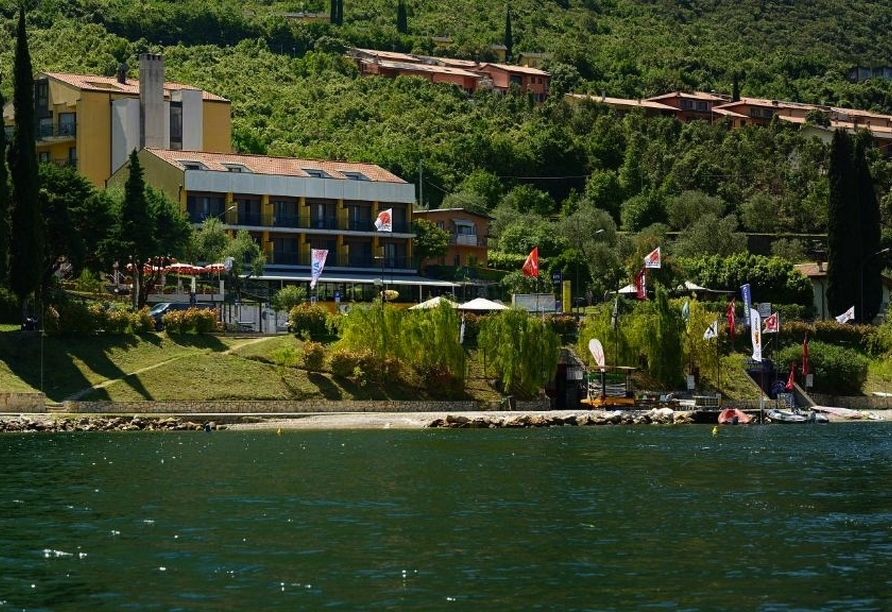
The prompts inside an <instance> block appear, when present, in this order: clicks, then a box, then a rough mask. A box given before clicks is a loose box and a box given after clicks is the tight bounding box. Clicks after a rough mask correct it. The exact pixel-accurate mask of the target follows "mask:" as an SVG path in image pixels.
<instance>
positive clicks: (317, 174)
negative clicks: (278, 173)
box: [301, 168, 331, 178]
mask: <svg viewBox="0 0 892 612" xmlns="http://www.w3.org/2000/svg"><path fill="white" fill-rule="evenodd" d="M301 170H303V171H304V172H306V173H307V174H308V175H310V176H311V177H313V178H331V176H330V175H329V174H328V173H327V172H326V171H325V170H321V169H319V168H301Z"/></svg>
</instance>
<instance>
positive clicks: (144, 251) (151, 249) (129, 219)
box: [114, 149, 160, 308]
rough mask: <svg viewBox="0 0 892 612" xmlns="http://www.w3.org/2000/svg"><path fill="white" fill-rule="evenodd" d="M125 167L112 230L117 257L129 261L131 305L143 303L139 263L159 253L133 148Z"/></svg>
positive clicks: (143, 291)
mask: <svg viewBox="0 0 892 612" xmlns="http://www.w3.org/2000/svg"><path fill="white" fill-rule="evenodd" d="M128 170H129V173H130V174H129V176H128V177H127V182H126V183H125V184H124V200H123V201H122V202H121V207H120V209H119V214H118V219H117V226H116V228H115V231H114V239H115V240H116V246H115V250H116V251H117V253H116V255H117V258H118V261H120V262H122V263H123V262H127V263H128V264H130V265H131V271H130V272H131V276H132V278H133V306H134V308H142V307H143V306H144V305H145V303H146V292H145V288H144V280H143V279H144V276H145V274H144V270H143V265H144V264H147V263H149V260H150V259H151V258H152V257H155V256H158V255H160V253H158V252H157V251H156V250H155V240H154V232H152V227H153V219H152V217H151V215H150V214H149V207H148V202H147V201H146V184H145V180H144V178H143V171H142V166H141V165H140V163H139V157H138V156H137V154H136V150H135V149H134V150H133V151H132V152H131V153H130V160H129V162H128Z"/></svg>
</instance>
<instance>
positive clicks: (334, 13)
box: [328, 0, 338, 25]
mask: <svg viewBox="0 0 892 612" xmlns="http://www.w3.org/2000/svg"><path fill="white" fill-rule="evenodd" d="M328 21H329V23H330V24H331V25H338V0H331V4H330V5H329V11H328Z"/></svg>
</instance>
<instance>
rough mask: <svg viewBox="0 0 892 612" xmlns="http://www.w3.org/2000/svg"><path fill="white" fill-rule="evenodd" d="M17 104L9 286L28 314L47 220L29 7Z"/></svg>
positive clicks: (20, 45) (16, 74) (17, 66)
mask: <svg viewBox="0 0 892 612" xmlns="http://www.w3.org/2000/svg"><path fill="white" fill-rule="evenodd" d="M13 84H14V92H13V98H12V99H13V105H14V107H15V130H14V131H13V137H12V145H11V146H10V148H9V170H10V174H11V176H12V211H11V215H10V240H9V244H10V249H9V285H10V289H12V291H13V293H15V295H16V297H18V298H19V301H20V302H21V305H22V318H23V320H24V317H25V316H26V314H27V305H28V297H29V296H31V294H33V293H34V292H35V291H36V290H37V289H38V288H39V287H40V278H41V270H42V268H43V256H44V253H43V219H42V215H41V211H40V205H39V202H40V200H39V199H38V192H39V189H38V176H37V153H36V151H35V148H34V143H35V138H36V134H35V132H36V129H35V126H36V123H35V119H34V77H33V71H32V68H31V54H30V52H29V51H28V37H27V32H26V31H25V8H24V6H22V5H20V6H19V23H18V29H17V32H16V49H15V62H14V66H13Z"/></svg>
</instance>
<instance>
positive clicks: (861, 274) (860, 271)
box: [858, 247, 892, 323]
mask: <svg viewBox="0 0 892 612" xmlns="http://www.w3.org/2000/svg"><path fill="white" fill-rule="evenodd" d="M889 251H892V247H886V248H885V249H880V250H879V251H877V252H876V253H873V254H872V255H868V256H867V257H865V258H864V259H863V260H862V261H861V267H860V268H859V269H858V284H859V291H860V294H861V297H860V302H859V304H860V305H861V313H860V314H861V316H860V317H859V319H860V321H861V323H864V266H865V265H867V262H868V261H870V260H871V259H873V258H874V257H876V256H877V255H882V254H883V253H888V252H889Z"/></svg>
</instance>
